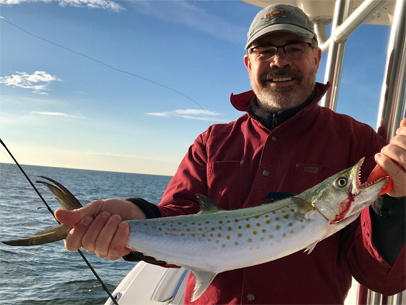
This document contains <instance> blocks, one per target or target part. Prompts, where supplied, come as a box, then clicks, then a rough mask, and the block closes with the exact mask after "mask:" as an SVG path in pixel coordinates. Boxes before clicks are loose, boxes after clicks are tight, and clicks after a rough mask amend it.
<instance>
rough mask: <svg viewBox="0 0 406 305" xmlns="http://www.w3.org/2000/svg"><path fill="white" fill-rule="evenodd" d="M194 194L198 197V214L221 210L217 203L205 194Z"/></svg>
mask: <svg viewBox="0 0 406 305" xmlns="http://www.w3.org/2000/svg"><path fill="white" fill-rule="evenodd" d="M196 196H197V198H198V199H199V205H200V212H199V213H200V214H209V213H216V212H219V211H222V209H221V208H220V207H219V206H218V205H217V204H215V203H214V202H213V201H211V200H210V199H209V198H207V197H206V196H203V195H201V194H197V195H196Z"/></svg>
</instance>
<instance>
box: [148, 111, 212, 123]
mask: <svg viewBox="0 0 406 305" xmlns="http://www.w3.org/2000/svg"><path fill="white" fill-rule="evenodd" d="M147 114H148V115H153V116H160V117H167V118H169V117H175V116H176V117H181V118H184V119H193V120H205V121H208V120H210V121H213V120H215V121H217V119H214V118H213V117H216V116H219V115H220V114H219V113H217V112H215V111H205V110H200V109H185V110H183V109H177V110H172V111H166V112H152V113H147Z"/></svg>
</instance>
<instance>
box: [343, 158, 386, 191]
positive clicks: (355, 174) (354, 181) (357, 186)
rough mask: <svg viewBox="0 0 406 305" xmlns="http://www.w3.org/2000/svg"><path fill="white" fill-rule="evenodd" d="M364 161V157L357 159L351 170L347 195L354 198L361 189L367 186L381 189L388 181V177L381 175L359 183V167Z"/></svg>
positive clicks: (363, 189)
mask: <svg viewBox="0 0 406 305" xmlns="http://www.w3.org/2000/svg"><path fill="white" fill-rule="evenodd" d="M364 161H365V157H364V158H362V159H361V160H359V161H358V163H357V164H355V165H354V166H353V168H352V170H351V174H350V179H351V185H350V187H349V189H348V196H349V197H351V198H354V197H355V196H357V195H359V194H360V193H361V192H362V191H365V190H366V189H368V188H371V187H372V188H376V189H379V190H380V189H381V188H382V187H383V186H384V185H385V184H386V183H388V181H389V177H381V178H378V179H377V180H375V181H372V182H370V183H368V182H364V183H361V167H362V164H363V163H364Z"/></svg>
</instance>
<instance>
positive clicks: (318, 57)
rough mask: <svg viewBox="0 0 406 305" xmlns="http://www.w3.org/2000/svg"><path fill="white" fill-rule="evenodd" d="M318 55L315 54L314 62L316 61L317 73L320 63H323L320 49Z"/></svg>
mask: <svg viewBox="0 0 406 305" xmlns="http://www.w3.org/2000/svg"><path fill="white" fill-rule="evenodd" d="M316 53H317V54H315V56H314V60H315V65H316V68H317V71H318V70H319V65H320V61H321V54H322V52H321V49H320V48H317V51H316Z"/></svg>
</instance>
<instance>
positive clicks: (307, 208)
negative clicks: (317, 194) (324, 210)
mask: <svg viewBox="0 0 406 305" xmlns="http://www.w3.org/2000/svg"><path fill="white" fill-rule="evenodd" d="M290 198H291V199H292V201H293V202H294V203H295V204H296V205H297V212H298V213H300V214H307V213H309V212H313V211H314V210H315V209H314V206H313V205H312V203H311V202H309V201H306V200H304V199H302V198H299V197H295V196H293V197H290Z"/></svg>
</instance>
